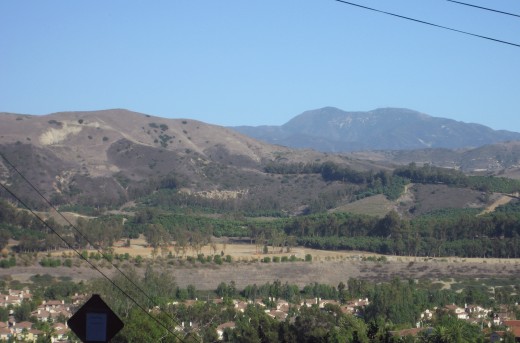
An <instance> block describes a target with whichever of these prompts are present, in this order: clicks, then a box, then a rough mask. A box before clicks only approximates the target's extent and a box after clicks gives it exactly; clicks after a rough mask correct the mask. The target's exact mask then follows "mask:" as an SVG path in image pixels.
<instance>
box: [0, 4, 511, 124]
mask: <svg viewBox="0 0 520 343" xmlns="http://www.w3.org/2000/svg"><path fill="white" fill-rule="evenodd" d="M465 1H466V2H471V3H472V4H476V5H480V6H486V7H492V8H495V9H498V10H503V11H509V12H513V13H516V14H520V1H518V0H500V1H491V0H488V1H485V0H465ZM353 2H356V3H359V4H363V5H365V6H371V7H375V8H378V9H381V10H386V11H390V12H395V13H398V14H401V15H405V16H410V17H414V18H417V19H421V20H425V21H431V22H433V23H436V24H440V25H445V26H450V27H453V28H456V29H460V30H465V31H470V32H473V33H476V34H481V35H488V36H492V37H494V38H498V39H502V40H506V41H511V42H514V43H517V44H520V18H518V17H512V16H506V15H502V14H497V13H491V12H487V11H482V10H478V9H475V8H469V7H466V6H461V5H457V4H454V3H450V2H448V1H445V0H353ZM0 81H1V82H0V111H5V112H16V113H27V114H47V113H51V112H57V111H69V110H96V109H107V108H126V109H130V110H134V111H138V112H143V113H147V114H152V115H157V116H161V117H172V118H192V119H198V120H201V121H205V122H208V123H212V124H219V125H261V124H270V125H279V124H283V123H285V122H286V121H288V120H289V119H291V118H292V117H294V116H296V115H297V114H299V113H301V112H303V111H305V110H309V109H315V108H320V107H324V106H336V107H339V108H341V109H343V110H348V111H351V110H372V109H375V108H378V107H406V108H411V109H415V110H418V111H421V112H424V113H427V114H430V115H433V116H439V117H447V118H453V119H456V120H461V121H465V122H477V123H481V124H485V125H488V126H491V127H492V128H495V129H508V130H513V131H519V132H520V118H519V115H520V48H519V47H514V46H508V45H503V44H499V43H495V42H491V41H486V40H482V39H479V38H474V37H469V36H465V35H462V34H459V33H455V32H449V31H445V30H441V29H438V28H434V27H430V26H426V25H422V24H417V23H414V22H410V21H405V20H402V19H397V18H394V17H390V16H386V15H383V14H379V13H374V12H371V11H367V10H364V9H360V8H356V7H352V6H348V5H345V4H342V3H339V2H336V1H334V0H221V1H217V0H199V1H197V0H167V1H130V0H121V1H115V0H110V1H104V0H103V1H101V0H99V1H96V0H89V1H80V0H76V1H70V0H66V1H65V0H63V1H58V0H52V1H41V0H37V1H25V0H0Z"/></svg>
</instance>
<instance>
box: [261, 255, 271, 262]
mask: <svg viewBox="0 0 520 343" xmlns="http://www.w3.org/2000/svg"><path fill="white" fill-rule="evenodd" d="M262 262H264V263H269V262H271V258H270V257H269V256H266V257H264V258H263V259H262Z"/></svg>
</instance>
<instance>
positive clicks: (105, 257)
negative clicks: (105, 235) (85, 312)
mask: <svg viewBox="0 0 520 343" xmlns="http://www.w3.org/2000/svg"><path fill="white" fill-rule="evenodd" d="M0 156H1V157H2V158H3V159H4V160H5V161H6V162H7V164H8V165H9V166H10V167H11V168H12V169H13V170H14V171H15V172H16V173H17V174H18V175H19V176H20V177H21V178H22V179H23V180H24V181H25V182H26V183H27V184H28V185H29V186H30V187H31V188H32V189H33V190H34V191H35V192H36V193H37V194H38V195H39V196H40V197H41V198H42V199H43V200H44V201H45V202H46V203H47V204H48V205H49V206H50V207H51V208H52V209H53V210H55V211H56V212H57V213H58V214H59V215H60V216H61V218H63V219H64V220H65V221H66V222H67V223H68V224H69V225H70V226H71V227H72V228H73V229H74V230H75V231H76V232H77V233H78V234H79V235H80V236H81V237H82V238H83V239H85V241H86V242H87V243H89V244H90V245H91V246H93V247H94V248H95V249H96V250H97V252H98V253H100V254H101V256H103V258H104V259H105V260H107V261H108V262H109V263H110V264H111V265H112V266H113V267H114V268H115V269H116V270H117V271H118V272H119V273H120V274H121V275H123V276H124V277H125V279H126V280H127V281H129V282H130V283H131V284H132V285H133V286H134V287H135V288H136V289H137V290H139V291H140V292H141V294H143V295H144V296H145V297H146V298H147V299H148V300H149V301H150V302H151V303H152V304H153V305H154V306H157V304H156V303H155V301H154V300H153V299H152V298H151V297H150V296H149V295H148V294H146V292H145V291H144V290H143V289H142V288H141V287H139V286H138V285H137V284H136V283H135V282H134V281H132V280H131V279H130V278H129V277H128V276H127V275H126V274H125V273H124V272H123V271H122V270H121V269H120V268H119V267H117V266H116V265H115V264H113V263H112V262H110V260H109V259H108V258H107V256H106V255H105V253H104V252H103V251H102V250H100V249H99V248H98V247H97V246H96V245H95V244H93V243H92V242H90V241H89V239H88V238H87V237H86V236H85V235H84V234H83V233H82V232H81V231H80V230H79V229H78V228H77V227H76V226H75V225H74V224H72V223H71V222H70V221H69V220H68V219H67V218H66V217H65V216H64V215H63V214H62V213H61V212H60V211H58V209H56V208H55V207H54V206H53V205H52V203H51V202H50V201H49V200H48V199H47V198H46V197H45V196H44V195H43V194H42V193H41V192H40V191H39V190H38V189H37V188H36V187H35V186H34V185H33V184H32V183H31V182H30V181H29V180H28V179H27V178H26V177H25V176H24V175H23V174H22V173H21V172H20V171H19V170H18V169H17V168H16V166H14V165H13V164H12V163H11V161H10V160H9V159H8V158H7V157H6V156H5V155H4V154H3V153H1V152H0ZM0 186H1V187H2V188H3V189H4V190H5V191H6V192H8V193H9V194H10V195H11V196H12V197H14V198H15V199H16V200H17V201H18V202H19V203H20V204H22V206H23V207H25V208H26V209H27V210H28V211H29V212H30V213H31V214H32V215H33V216H34V217H35V218H37V219H38V220H39V221H40V222H42V224H43V225H44V226H46V227H47V228H48V229H49V230H51V231H52V232H53V233H54V234H55V235H56V236H58V238H59V239H61V240H62V241H63V242H64V243H65V244H66V245H67V246H68V247H69V248H70V249H71V250H73V251H74V252H75V253H76V254H77V255H78V256H80V257H81V258H82V259H83V260H85V261H86V262H87V263H88V264H89V265H90V266H91V267H92V268H93V269H94V270H96V271H97V272H98V273H100V274H101V275H102V276H103V277H104V278H105V279H107V280H108V281H109V282H110V283H111V284H112V285H113V286H114V287H116V288H117V289H118V290H119V291H120V292H121V293H122V294H123V295H124V296H125V297H127V298H128V299H130V300H131V301H132V302H133V303H134V304H135V305H137V307H138V308H139V309H141V310H142V311H143V312H145V313H146V314H147V315H148V316H149V317H150V318H152V319H153V320H154V321H155V322H156V323H158V324H159V325H160V326H161V327H163V328H164V329H166V330H167V331H168V332H169V333H170V334H172V335H173V336H174V337H175V338H177V339H180V340H181V342H182V341H183V340H182V339H181V338H179V337H178V336H177V335H176V334H175V333H174V332H172V331H171V330H170V329H169V328H168V327H167V326H166V325H165V324H163V323H162V322H161V321H159V320H158V319H157V318H155V317H154V316H152V315H151V314H150V313H149V312H148V311H147V310H146V309H145V308H144V307H142V306H141V305H140V304H139V303H138V302H137V301H136V300H135V299H134V298H132V297H131V296H130V295H129V294H128V293H127V292H126V291H124V290H123V289H122V288H121V287H119V286H118V285H117V284H116V283H115V282H114V281H112V279H110V278H109V277H108V276H107V275H106V274H105V273H103V272H102V271H101V270H100V269H99V268H97V267H96V266H95V265H94V264H93V263H92V262H90V261H89V260H88V259H87V258H86V257H84V256H83V255H82V254H81V253H80V252H79V251H78V250H77V249H76V248H74V247H73V246H72V245H71V244H70V243H69V242H68V241H67V240H66V239H65V238H64V237H62V236H61V235H60V234H59V233H58V232H57V231H56V230H55V229H54V228H53V227H51V226H50V225H49V224H48V223H47V222H46V221H45V220H43V219H42V218H41V217H40V216H39V215H38V214H36V212H34V210H33V209H32V208H30V207H29V205H27V204H26V203H25V202H24V201H23V200H21V199H20V198H19V197H18V196H17V195H16V194H15V193H14V192H13V191H11V190H10V189H9V188H8V187H7V186H6V185H4V184H3V183H2V182H0ZM161 312H163V313H164V314H166V316H167V317H169V318H170V319H171V320H172V321H173V322H174V323H175V324H178V322H177V321H176V319H175V318H173V317H172V316H170V315H169V314H168V313H167V312H165V311H163V310H161Z"/></svg>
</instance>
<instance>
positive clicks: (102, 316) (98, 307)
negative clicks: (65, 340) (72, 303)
mask: <svg viewBox="0 0 520 343" xmlns="http://www.w3.org/2000/svg"><path fill="white" fill-rule="evenodd" d="M67 325H68V326H69V327H70V329H71V330H72V332H74V333H75V334H76V336H78V338H79V339H81V341H82V342H84V343H100V342H104V343H107V342H108V341H110V340H111V339H112V337H114V336H115V335H116V333H118V332H119V330H121V329H122V328H123V326H124V325H125V324H124V323H123V322H122V321H121V319H119V317H118V316H117V315H116V314H115V313H114V311H112V310H111V309H110V307H108V305H107V304H106V303H105V302H104V301H103V299H101V297H100V296H99V295H98V294H93V295H92V297H91V298H90V299H89V300H88V301H87V302H86V303H85V304H84V305H83V306H81V308H80V309H79V310H77V311H76V313H74V315H73V316H72V317H70V319H69V320H67Z"/></svg>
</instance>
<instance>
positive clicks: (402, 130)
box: [234, 107, 520, 152]
mask: <svg viewBox="0 0 520 343" xmlns="http://www.w3.org/2000/svg"><path fill="white" fill-rule="evenodd" d="M234 129H235V130H237V131H239V132H241V133H243V134H246V135H248V136H250V137H253V138H257V139H260V140H263V141H265V142H269V143H273V144H280V145H284V146H288V147H292V148H312V149H315V150H318V151H324V152H347V151H362V150H403V149H406V150H411V149H424V148H448V149H457V148H475V147H480V146H483V145H486V144H493V143H498V142H504V141H509V140H520V133H517V132H509V131H504V130H501V131H496V130H493V129H491V128H489V127H486V126H483V125H480V124H468V123H463V122H458V121H455V120H452V119H445V118H437V117H432V116H429V115H426V114H423V113H420V112H417V111H412V110H409V109H401V108H381V109H376V110H373V111H368V112H346V111H343V110H340V109H338V108H334V107H324V108H321V109H316V110H311V111H306V112H304V113H302V114H300V115H298V116H296V117H294V118H293V119H291V120H290V121H288V122H287V123H285V124H283V125H281V126H257V127H252V126H238V127H234Z"/></svg>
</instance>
